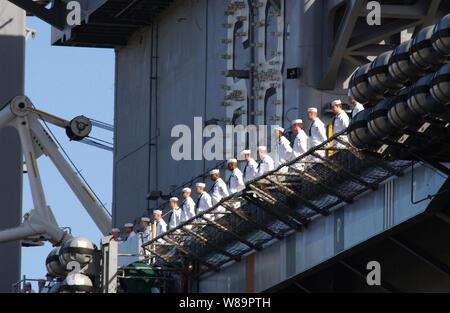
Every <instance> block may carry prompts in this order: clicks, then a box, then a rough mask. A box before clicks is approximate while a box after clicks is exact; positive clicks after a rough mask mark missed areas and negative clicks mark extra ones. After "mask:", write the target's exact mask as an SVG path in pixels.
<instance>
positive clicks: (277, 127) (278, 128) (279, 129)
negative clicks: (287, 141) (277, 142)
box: [273, 126, 284, 133]
mask: <svg viewBox="0 0 450 313" xmlns="http://www.w3.org/2000/svg"><path fill="white" fill-rule="evenodd" d="M273 130H274V131H279V132H282V133H284V128H283V127H281V126H275V127H274V128H273Z"/></svg>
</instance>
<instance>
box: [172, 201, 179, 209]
mask: <svg viewBox="0 0 450 313" xmlns="http://www.w3.org/2000/svg"><path fill="white" fill-rule="evenodd" d="M170 207H171V208H172V209H176V208H177V207H178V202H176V201H170Z"/></svg>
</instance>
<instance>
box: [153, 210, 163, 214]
mask: <svg viewBox="0 0 450 313" xmlns="http://www.w3.org/2000/svg"><path fill="white" fill-rule="evenodd" d="M153 214H162V211H161V210H153Z"/></svg>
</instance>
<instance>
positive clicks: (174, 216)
mask: <svg viewBox="0 0 450 313" xmlns="http://www.w3.org/2000/svg"><path fill="white" fill-rule="evenodd" d="M178 201H179V199H178V198H177V197H172V198H170V200H169V206H170V208H171V209H172V212H171V213H170V217H169V229H174V228H177V227H178V226H179V225H180V224H182V223H183V222H185V221H186V216H185V214H184V211H183V209H182V208H180V206H179V205H178Z"/></svg>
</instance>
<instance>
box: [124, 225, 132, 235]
mask: <svg viewBox="0 0 450 313" xmlns="http://www.w3.org/2000/svg"><path fill="white" fill-rule="evenodd" d="M132 231H133V228H132V227H125V232H126V233H127V234H129V233H131V232H132Z"/></svg>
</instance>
